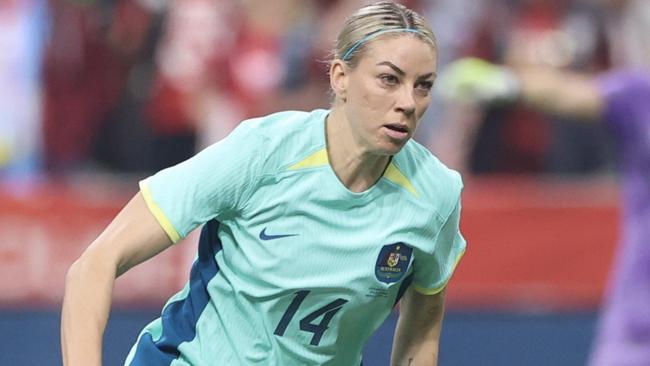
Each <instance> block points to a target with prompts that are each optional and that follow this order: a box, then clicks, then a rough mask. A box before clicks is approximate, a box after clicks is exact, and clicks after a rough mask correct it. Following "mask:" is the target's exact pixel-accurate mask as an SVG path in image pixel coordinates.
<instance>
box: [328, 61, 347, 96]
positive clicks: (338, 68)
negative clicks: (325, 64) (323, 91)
mask: <svg viewBox="0 0 650 366" xmlns="http://www.w3.org/2000/svg"><path fill="white" fill-rule="evenodd" d="M348 79H349V77H348V67H347V65H345V63H344V62H343V61H341V60H334V61H332V64H331V65H330V87H331V88H332V90H333V91H334V94H335V95H336V98H337V99H340V100H342V101H345V100H346V99H347V90H348Z"/></svg>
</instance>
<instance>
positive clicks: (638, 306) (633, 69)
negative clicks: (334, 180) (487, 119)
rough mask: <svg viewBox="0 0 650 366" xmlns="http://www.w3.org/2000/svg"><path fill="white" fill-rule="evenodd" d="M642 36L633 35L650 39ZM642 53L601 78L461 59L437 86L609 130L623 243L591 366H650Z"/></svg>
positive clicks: (649, 124)
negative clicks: (616, 163)
mask: <svg viewBox="0 0 650 366" xmlns="http://www.w3.org/2000/svg"><path fill="white" fill-rule="evenodd" d="M615 5H616V6H624V7H623V8H618V9H615V8H608V9H607V10H610V11H611V12H612V13H613V12H614V11H619V12H621V13H619V14H625V13H626V12H627V14H628V15H630V16H635V17H638V15H639V14H640V13H641V14H642V10H644V9H645V10H648V4H647V3H645V4H644V2H643V1H638V2H633V1H630V2H624V3H622V2H616V4H614V2H610V6H615ZM646 15H647V12H646ZM644 19H645V18H644ZM645 21H646V25H647V23H650V19H645ZM620 23H623V22H620ZM627 24H629V23H627ZM636 30H637V32H635V33H634V34H637V35H640V34H643V33H642V32H639V29H636ZM645 34H648V33H647V32H646V33H645ZM614 46H621V45H614ZM642 47H643V46H641V45H639V47H637V48H634V49H632V50H631V51H633V53H634V54H636V55H639V54H641V55H643V54H645V57H646V59H645V60H641V59H638V58H637V59H636V62H635V63H634V64H635V65H634V66H630V65H627V66H626V67H623V68H621V69H619V70H612V71H609V72H607V73H604V74H600V75H586V74H580V73H575V72H570V71H564V70H559V69H556V68H552V67H547V66H526V67H521V68H516V69H514V68H508V67H503V66H499V65H494V64H491V63H488V62H486V61H483V60H479V59H462V60H458V61H456V62H454V63H452V64H451V65H449V66H448V67H447V68H446V69H445V70H444V71H443V72H442V73H441V75H440V78H439V81H438V87H439V88H438V90H440V92H441V93H442V94H443V96H445V97H446V98H447V99H450V100H453V101H460V102H465V103H473V104H485V103H490V102H496V101H508V100H510V101H512V100H519V101H521V102H524V103H526V104H529V105H531V106H533V107H536V108H538V109H540V110H542V111H544V112H547V113H551V114H554V115H558V116H566V117H574V118H575V119H574V120H575V121H580V122H571V123H582V122H584V123H592V122H596V123H598V122H601V123H604V124H605V125H606V126H607V128H608V131H609V132H610V135H611V136H612V137H613V138H614V139H615V140H616V147H617V153H618V155H619V156H618V161H619V162H620V168H619V171H620V178H621V184H622V187H623V190H622V199H623V203H622V215H623V217H622V233H621V235H622V236H621V239H620V243H619V247H618V253H617V256H616V260H615V264H614V267H613V272H612V273H611V278H610V284H609V288H608V293H607V297H606V300H605V303H604V304H603V312H602V315H601V319H600V322H599V327H598V330H597V335H596V339H595V341H594V347H593V351H592V355H591V357H590V363H589V364H590V365H591V366H607V365H622V366H642V365H644V366H645V365H650V305H649V304H650V271H649V270H648V269H649V268H650V52H642V49H641V48H642ZM646 47H647V46H646ZM645 51H649V49H648V48H646V49H645ZM642 61H645V66H643V62H642ZM521 123H525V121H521Z"/></svg>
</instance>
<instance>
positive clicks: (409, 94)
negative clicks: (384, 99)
mask: <svg viewBox="0 0 650 366" xmlns="http://www.w3.org/2000/svg"><path fill="white" fill-rule="evenodd" d="M395 109H396V110H397V111H398V112H401V113H404V114H405V115H407V116H410V115H412V114H413V113H414V112H415V95H414V91H413V89H412V88H409V87H407V86H404V87H402V88H400V90H399V92H398V96H397V101H396V103H395Z"/></svg>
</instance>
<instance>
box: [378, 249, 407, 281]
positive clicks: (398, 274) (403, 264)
mask: <svg viewBox="0 0 650 366" xmlns="http://www.w3.org/2000/svg"><path fill="white" fill-rule="evenodd" d="M411 254H413V248H411V247H409V246H408V245H406V244H404V243H395V244H390V245H384V247H383V248H381V251H380V252H379V256H378V257H377V264H376V265H375V276H377V279H378V280H379V281H381V282H384V283H393V282H397V281H399V280H401V279H402V277H404V274H405V273H406V271H407V270H408V267H409V263H410V262H411Z"/></svg>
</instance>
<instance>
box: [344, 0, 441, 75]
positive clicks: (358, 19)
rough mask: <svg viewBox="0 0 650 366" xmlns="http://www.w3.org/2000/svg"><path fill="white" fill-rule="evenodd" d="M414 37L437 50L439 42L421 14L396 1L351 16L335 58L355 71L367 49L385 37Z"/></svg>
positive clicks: (380, 2) (368, 8)
mask: <svg viewBox="0 0 650 366" xmlns="http://www.w3.org/2000/svg"><path fill="white" fill-rule="evenodd" d="M398 33H410V34H413V35H415V36H416V37H418V38H420V39H422V40H423V41H425V42H427V43H429V44H430V45H431V46H432V47H433V48H434V49H436V39H435V36H434V35H433V31H432V30H431V27H430V26H429V24H428V23H427V21H426V20H425V19H424V18H423V17H422V16H421V15H420V14H418V13H417V12H415V11H413V10H411V9H409V8H407V7H405V6H404V5H401V4H398V3H395V2H392V1H379V2H377V3H374V4H371V5H367V6H365V7H363V8H361V9H359V10H357V11H356V12H355V13H354V14H352V15H350V16H349V17H348V19H347V20H346V22H345V25H344V26H343V29H342V30H341V32H340V33H339V36H338V37H337V39H336V47H335V49H334V52H333V58H334V59H339V60H342V61H343V62H345V63H346V64H347V65H348V66H349V67H351V68H354V67H356V66H357V64H358V63H359V59H360V58H361V57H362V56H363V53H364V50H365V48H366V45H367V44H368V43H370V42H371V41H372V40H374V39H375V37H379V36H381V35H384V34H388V35H391V34H392V35H395V34H398Z"/></svg>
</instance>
